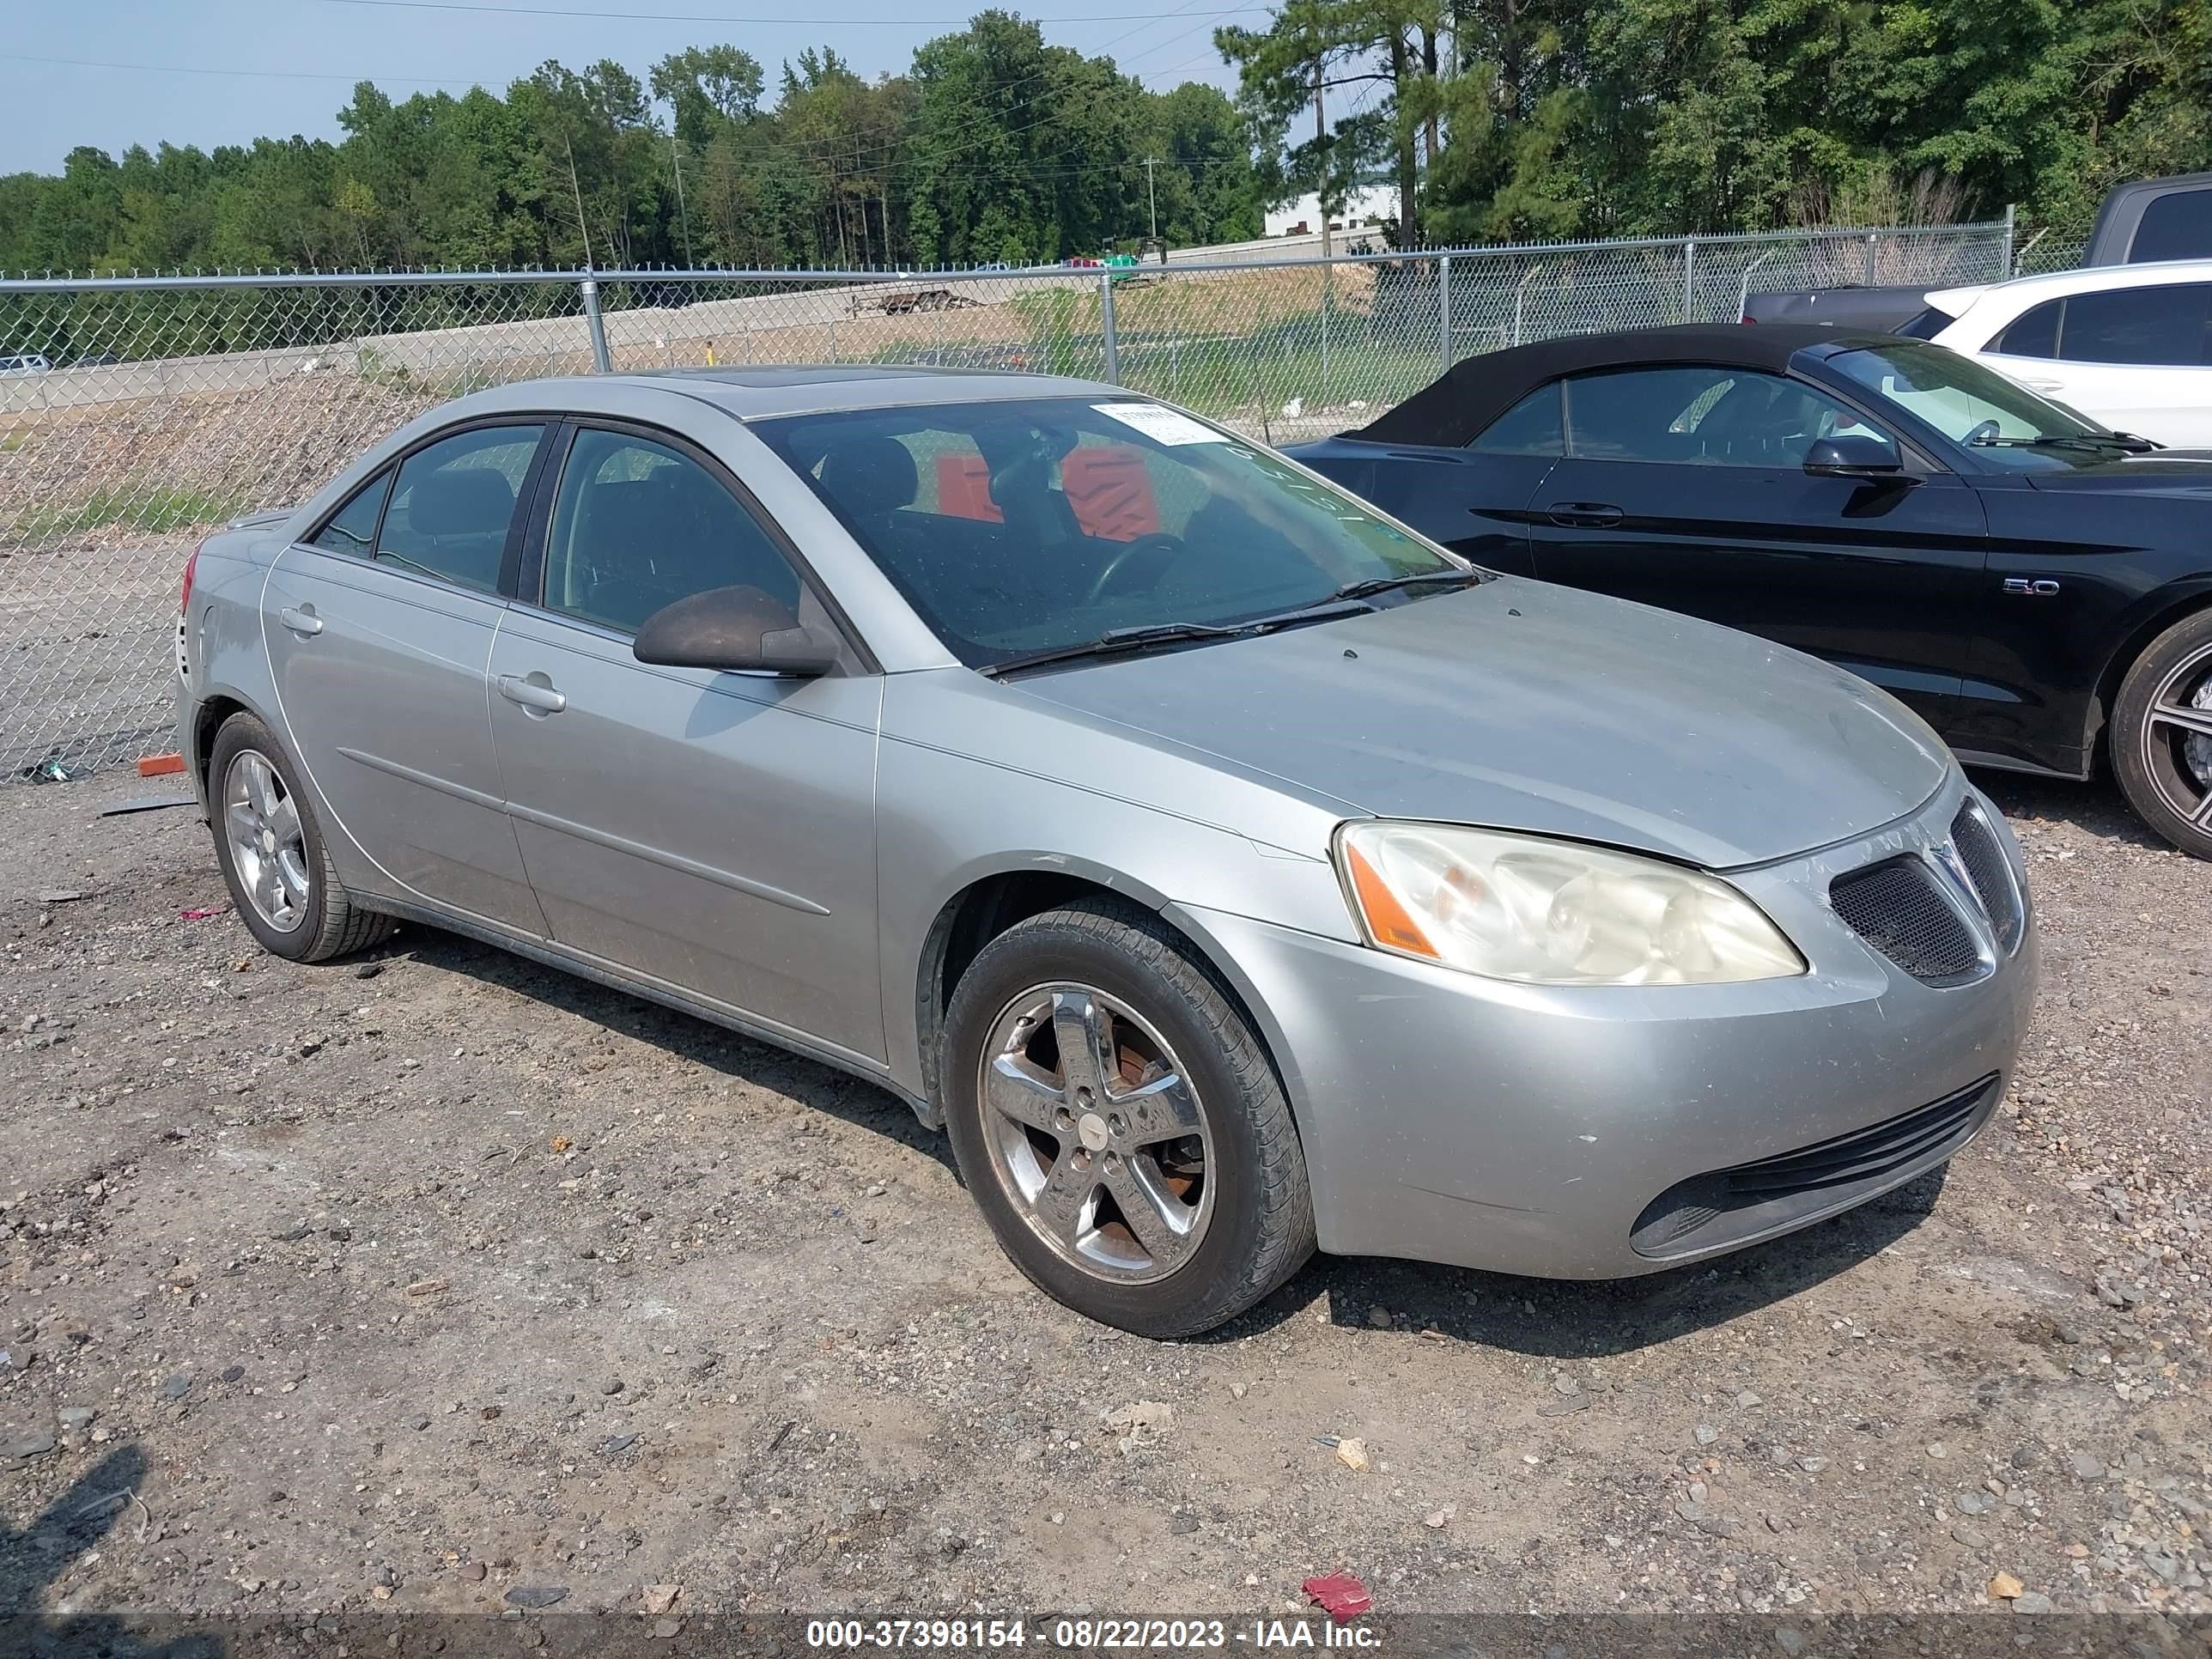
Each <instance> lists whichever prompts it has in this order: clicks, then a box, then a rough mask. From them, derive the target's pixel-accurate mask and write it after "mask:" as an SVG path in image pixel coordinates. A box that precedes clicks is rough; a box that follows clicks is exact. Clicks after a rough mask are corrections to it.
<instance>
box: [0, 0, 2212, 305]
mask: <svg viewBox="0 0 2212 1659" xmlns="http://www.w3.org/2000/svg"><path fill="white" fill-rule="evenodd" d="M1215 38H1216V43H1217V45H1218V47H1219V48H1220V50H1221V52H1222V54H1223V57H1224V58H1225V61H1226V62H1228V63H1230V64H1234V65H1235V66H1236V67H1237V70H1238V76H1239V89H1238V95H1237V98H1236V99H1235V100H1231V98H1229V97H1228V96H1227V95H1225V94H1223V93H1221V92H1219V91H1218V90H1216V89H1215V88H1211V87H1208V86H1205V85H1202V84H1199V83H1195V82H1190V83H1186V84H1183V85H1182V86H1178V87H1176V88H1174V89H1173V90H1171V91H1169V92H1165V93H1154V92H1152V91H1150V90H1148V89H1147V88H1146V87H1145V86H1144V85H1143V84H1142V83H1141V82H1139V80H1137V79H1135V78H1133V77H1132V76H1128V75H1126V74H1124V73H1122V72H1121V70H1119V69H1117V68H1116V66H1115V64H1114V63H1113V62H1112V61H1111V60H1110V59H1109V58H1092V57H1087V56H1085V55H1084V54H1083V53H1081V52H1075V51H1073V50H1070V49H1068V48H1066V47H1061V46H1048V44H1046V42H1045V40H1044V38H1043V33H1042V30H1041V29H1040V28H1039V27H1038V26H1037V25H1036V23H1034V22H1031V21H1025V20H1024V19H1021V18H1019V17H1018V16H1015V15H1011V14H1009V13H1006V12H1003V11H986V12H983V13H981V14H980V15H977V16H976V17H975V19H974V20H973V21H971V22H970V23H969V26H968V27H966V28H964V29H963V30H961V31H959V32H958V33H952V34H947V35H945V36H942V37H939V38H938V39H936V40H931V41H929V42H927V44H925V45H924V46H921V47H920V48H919V49H918V50H917V51H916V52H915V55H914V58H913V61H912V63H911V64H910V65H909V66H908V69H907V70H906V71H905V72H904V73H903V74H900V75H883V76H877V77H875V78H874V79H869V78H866V77H864V76H861V75H860V74H858V73H857V72H856V71H855V70H854V69H853V67H852V66H851V65H850V64H848V62H847V61H846V60H845V59H844V58H842V57H840V56H839V54H838V53H837V52H836V51H835V50H834V49H831V48H828V47H824V48H823V49H821V50H819V51H812V50H810V51H807V52H801V53H799V55H798V57H797V58H795V59H793V60H791V61H789V62H787V63H785V64H782V65H781V73H780V76H778V78H777V82H776V85H775V92H774V95H773V97H772V98H771V97H770V95H769V80H768V76H767V73H766V71H765V70H763V66H762V64H760V62H759V61H758V60H757V58H754V57H753V56H752V55H751V54H750V53H748V52H745V51H744V50H743V49H742V48H740V47H738V46H727V45H724V46H703V47H694V48H691V49H689V50H686V51H684V52H677V53H674V54H671V56H669V57H666V58H663V59H661V60H660V61H659V63H657V64H653V66H652V68H651V69H650V70H649V71H648V73H647V76H646V77H645V79H644V80H642V81H641V80H640V79H639V78H638V77H637V76H635V75H634V74H632V73H631V72H630V71H629V70H626V69H625V68H623V66H622V65H621V64H617V63H614V62H611V61H602V62H599V63H596V64H591V65H590V66H588V67H586V68H585V69H582V70H570V69H568V68H566V67H564V66H562V64H558V63H550V62H549V63H547V64H544V65H543V66H542V67H540V68H539V69H538V70H537V71H536V72H535V73H533V74H532V75H531V76H528V77H526V78H525V79H522V80H519V81H516V82H513V84H512V85H510V86H509V87H508V88H507V90H506V92H505V94H503V95H502V94H498V93H495V92H492V91H489V90H487V89H484V88H475V89H473V90H471V91H470V92H468V93H467V94H464V95H462V96H459V97H455V96H453V95H451V94H445V93H438V94H417V95H415V96H412V97H410V98H408V99H406V100H404V101H401V102H394V101H393V100H392V99H391V98H390V97H388V96H387V95H386V94H384V93H383V92H381V91H380V90H379V89H378V88H375V87H374V85H372V84H370V83H368V82H362V84H361V85H359V86H358V87H356V88H355V91H354V94H353V98H352V100H351V102H349V104H348V105H347V106H346V107H345V108H344V109H343V111H341V112H339V116H338V124H339V126H340V128H341V130H342V131H343V137H342V138H340V139H339V140H338V141H337V142H336V143H331V142H326V141H323V140H308V139H306V138H301V137H295V138H290V139H276V138H264V139H261V140H258V141H257V142H256V143H253V144H252V145H250V146H225V147H222V148H218V149H214V150H212V151H203V150H201V149H197V148H194V147H191V146H184V147H179V146H175V145H171V144H163V145H161V147H160V148H159V149H155V150H151V151H149V150H147V149H143V148H133V149H130V150H128V151H126V152H125V154H124V155H122V156H121V157H120V158H119V159H118V158H115V157H112V156H110V155H107V154H106V153H105V152H103V151H100V150H98V149H90V148H82V149H76V150H73V151H72V152H70V155H69V156H68V158H67V161H66V162H65V163H64V167H63V168H62V171H61V172H60V173H58V174H54V175H46V174H37V173H17V174H15V175H12V176H9V177H6V178H0V270H30V271H34V272H35V271H42V270H56V271H62V270H71V271H90V270H134V269H135V270H179V269H191V268H198V269H212V268H216V267H222V268H228V269H241V268H243V269H258V268H264V267H286V268H298V269H303V270H367V269H387V268H401V267H419V266H450V267H458V268H467V269H477V270H485V269H511V268H516V267H523V266H532V265H536V266H548V267H574V266H580V265H583V264H592V265H596V266H598V267H599V268H601V269H612V268H619V267H641V266H648V265H689V266H698V265H708V264H722V265H732V266H739V267H755V268H758V267H777V268H790V267H806V266H817V267H820V266H836V267H848V266H867V265H901V266H910V265H933V264H984V263H988V262H994V261H1004V262H1006V263H1008V264H1030V263H1034V262H1037V261H1044V260H1053V259H1058V258H1064V257H1066V256H1068V255H1071V254H1085V255H1097V254H1100V253H1103V252H1108V251H1109V250H1111V249H1115V248H1127V247H1129V246H1133V245H1135V244H1136V243H1137V242H1138V241H1139V239H1142V238H1144V237H1146V236H1148V235H1149V234H1152V231H1153V229H1154V228H1155V227H1157V230H1158V235H1159V236H1160V238H1161V239H1162V240H1165V241H1167V242H1169V243H1170V244H1192V243H1202V242H1212V241H1224V240H1238V239H1241V238H1244V237H1249V236H1254V235H1256V234H1259V232H1260V228H1261V222H1262V216H1263V210H1264V209H1265V208H1266V207H1267V205H1269V204H1271V203H1274V202H1279V201H1285V200H1288V199H1290V198H1291V197H1295V196H1297V195H1299V194H1301V193H1303V192H1304V191H1308V190H1316V189H1317V190H1319V191H1322V194H1323V196H1324V198H1325V199H1326V200H1328V201H1329V202H1331V203H1332V204H1334V203H1335V202H1339V201H1341V200H1342V199H1344V198H1345V197H1346V195H1348V193H1349V191H1351V190H1352V187H1353V186H1354V185H1356V184H1358V183H1360V182H1364V181H1374V180H1382V181H1385V182H1389V183H1391V184H1395V185H1396V186H1397V188H1398V192H1399V196H1400V199H1401V201H1402V202H1403V203H1404V204H1405V210H1404V212H1403V214H1402V218H1401V222H1400V223H1399V224H1398V225H1397V226H1395V228H1394V234H1395V236H1396V237H1397V239H1398V240H1399V241H1400V242H1401V245H1413V244H1419V243H1437V244H1442V243H1464V242H1470V241H1497V240H1532V239H1549V238H1568V237H1598V236H1613V235H1636V234H1670V233H1677V232H1688V231H1723V230H1756V229H1762V228H1772V227H1776V226H1786V225H1790V224H1808V223H1862V224H1867V223H1880V222H1903V221H1909V220H1916V219H1917V220H1929V219H1938V220H1940V219H1949V218H1968V217H1978V216H1994V215H1996V214H1997V213H2000V212H2002V210H2003V208H2004V207H2005V206H2006V204H2019V205H2020V206H2021V208H2022V209H2023V210H2025V212H2026V213H2027V215H2028V216H2030V218H2031V219H2033V220H2034V221H2037V222H2044V223H2049V224H2057V225H2061V226H2063V227H2066V228H2079V227H2080V226H2081V225H2083V224H2085V223H2086V222H2087V217H2088V216H2089V215H2090V213H2091V212H2093V210H2094V206H2095V204H2096V202H2097V200H2098V198H2099V197H2100V196H2101V195H2102V193H2103V192H2104V191H2105V190H2106V188H2108V187H2109V186H2110V185H2112V183H2114V182H2117V181H2118V180H2119V179H2125V178H2131V177H2139V176H2145V175H2152V174H2158V173H2173V172H2184V171H2191V170H2194V169H2198V168H2203V167H2212V114H2208V110H2212V0H2003V3H2001V4H1992V3H1990V0H1283V3H1282V4H1281V5H1280V6H1279V9H1278V10H1277V11H1276V12H1275V14H1274V15H1273V19H1272V21H1270V23H1269V25H1268V27H1266V28H1262V29H1246V28H1239V27H1227V28H1223V29H1220V30H1218V32H1217V33H1216V37H1215ZM1148 162H1149V163H1150V164H1151V165H1149V166H1148V165H1147V163H1148Z"/></svg>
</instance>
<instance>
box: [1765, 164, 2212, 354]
mask: <svg viewBox="0 0 2212 1659" xmlns="http://www.w3.org/2000/svg"><path fill="white" fill-rule="evenodd" d="M2204 258H2212V173H2184V174H2181V175H2179V176H2178V177H2175V178H2172V179H2136V180H2135V181H2134V182H2133V183H2131V184H2125V185H2118V186H2116V187H2115V188H2114V189H2113V191H2112V193H2111V194H2110V195H2108V196H2107V197H2105V200H2104V204H2103V205H2102V206H2101V207H2100V208H2099V209H2098V210H2097V222H2096V225H2095V227H2094V228H2093V229H2092V230H2091V231H2090V233H2089V245H2088V247H2087V249H2086V250H2085V251H2084V252H2083V254H2082V256H2081V263H2082V264H2083V265H2085V266H2087V265H2130V264H2143V263H2144V262H2146V261H2148V260H2153V259H2204ZM1929 286H1930V285H1929V284H1927V283H1919V284H1914V285H1910V286H1906V287H1901V288H1889V287H1883V288H1875V287H1864V288H1862V287H1858V286H1857V285H1855V284H1854V285H1847V286H1844V287H1842V288H1815V289H1780V290H1777V291H1775V292H1773V293H1768V294H1749V295H1745V296H1744V301H1743V320H1744V321H1745V322H1747V323H1822V324H1826V325H1827V326H1828V327H1830V328H1857V329H1868V328H1870V329H1876V330H1881V331H1886V332H1904V333H1911V332H1912V329H1911V326H1910V325H1911V323H1913V322H1914V321H1915V319H1918V318H1920V317H1921V316H1922V315H1923V313H1925V312H1926V310H1927V305H1928V301H1927V295H1928V292H1929ZM1933 286H1935V287H1937V288H1948V287H1953V286H1955V284H1954V283H1949V282H1945V283H1935V284H1933ZM1945 321H1948V319H1936V327H1938V328H1940V327H1942V324H1943V322H1945Z"/></svg>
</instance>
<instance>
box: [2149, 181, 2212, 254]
mask: <svg viewBox="0 0 2212 1659" xmlns="http://www.w3.org/2000/svg"><path fill="white" fill-rule="evenodd" d="M2204 258H2212V190H2176V191H2168V192H2167V193H2166V194H2165V195H2163V196H2160V197H2154V198H2153V199H2152V201H2151V204H2150V205H2149V206H2148V207H2147V208H2145V209H2144V210H2143V215H2142V221H2141V222H2139V223H2138V224H2137V225H2136V240H2135V242H2134V245H2133V246H2130V248H2129V249H2128V260H2129V263H2130V264H2144V263H2145V262H2147V261H2148V260H2152V259H2204Z"/></svg>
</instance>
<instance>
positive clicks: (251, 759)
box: [222, 749, 308, 933]
mask: <svg viewBox="0 0 2212 1659" xmlns="http://www.w3.org/2000/svg"><path fill="white" fill-rule="evenodd" d="M222 830H223V836H224V837H225V839H227V840H228V842H229V843H230V858H231V863H232V864H233V865H234V866H235V867H236V869H237V871H238V884H239V885H240V886H241V887H243V888H244V889H245V890H246V897H247V898H248V899H250V900H251V901H252V904H253V908H254V911H255V913H256V914H257V915H259V916H260V918H261V920H262V921H265V922H267V923H268V924H269V925H270V927H274V928H275V929H276V931H277V932H278V933H291V932H293V931H294V930H295V929H296V928H297V927H299V926H300V924H301V922H303V921H306V920H307V898H308V883H307V836H306V835H305V833H304V832H303V831H302V829H301V826H300V809H299V807H298V805H296V804H295V802H294V801H293V799H292V797H291V795H290V793H289V792H288V791H287V790H286V789H285V787H284V781H283V779H282V778H280V777H279V776H277V775H276V768H275V767H273V766H271V765H270V763H269V762H268V760H267V758H266V757H264V756H262V755H261V754H259V753H258V752H257V751H255V750H251V749H241V750H239V751H238V753H237V754H236V755H234V756H233V757H231V763H230V766H229V768H228V770H226V771H225V772H224V774H223V778H222Z"/></svg>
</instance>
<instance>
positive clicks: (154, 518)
mask: <svg viewBox="0 0 2212 1659" xmlns="http://www.w3.org/2000/svg"><path fill="white" fill-rule="evenodd" d="M244 510H245V504H244V503H242V502H241V501H240V500H239V498H238V497H237V496H235V495H216V494H214V493H212V492H210V491H208V490H204V489H162V488H160V487H158V486H156V487H154V488H151V489H148V488H143V487H141V488H135V489H134V488H129V487H123V488H104V489H95V490H94V491H93V492H92V493H91V494H90V495H87V496H84V497H83V498H82V499H81V500H78V501H72V502H70V504H69V505H68V506H66V507H32V508H31V509H30V510H29V511H28V512H26V513H22V514H21V516H20V517H18V518H17V519H16V520H15V522H14V523H13V524H12V525H11V526H9V539H10V540H11V541H12V540H15V539H16V538H21V540H23V541H24V542H25V543H27V544H37V543H40V542H46V541H52V540H54V539H55V538H58V537H63V536H78V535H82V534H83V533H84V532H87V531H90V530H108V529H123V530H137V531H147V532H156V533H158V532H165V531H172V530H183V529H188V528H194V527H197V526H202V525H216V524H221V523H222V522H223V521H224V520H227V519H230V518H234V517H235V516H236V515H237V514H238V513H240V512H243V511H244Z"/></svg>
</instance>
